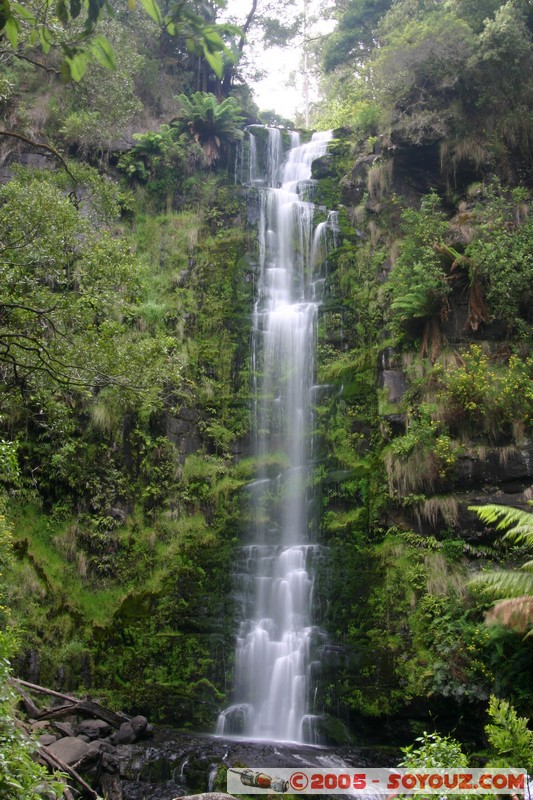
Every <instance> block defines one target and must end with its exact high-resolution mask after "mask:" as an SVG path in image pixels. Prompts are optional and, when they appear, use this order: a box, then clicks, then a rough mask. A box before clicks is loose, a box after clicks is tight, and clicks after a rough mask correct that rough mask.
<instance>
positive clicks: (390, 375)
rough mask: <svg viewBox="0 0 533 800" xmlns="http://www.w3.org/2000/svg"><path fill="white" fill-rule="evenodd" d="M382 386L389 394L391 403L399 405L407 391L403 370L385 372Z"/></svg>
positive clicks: (388, 398) (381, 378)
mask: <svg viewBox="0 0 533 800" xmlns="http://www.w3.org/2000/svg"><path fill="white" fill-rule="evenodd" d="M380 385H381V387H382V388H383V389H384V390H385V392H386V393H387V400H388V401H389V403H399V402H400V401H401V400H402V399H403V396H404V395H405V393H406V391H407V381H406V379H405V375H404V374H403V371H402V370H401V369H385V370H383V371H382V372H381V376H380Z"/></svg>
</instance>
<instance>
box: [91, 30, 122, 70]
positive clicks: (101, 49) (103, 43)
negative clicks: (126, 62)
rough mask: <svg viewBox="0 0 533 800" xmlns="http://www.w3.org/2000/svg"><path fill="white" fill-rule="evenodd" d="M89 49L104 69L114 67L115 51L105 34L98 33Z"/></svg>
mask: <svg viewBox="0 0 533 800" xmlns="http://www.w3.org/2000/svg"><path fill="white" fill-rule="evenodd" d="M90 50H91V53H92V54H93V56H94V57H95V59H96V60H97V61H98V63H99V64H101V65H102V67H105V68H106V69H115V67H116V64H115V53H114V52H113V48H112V47H111V45H110V44H109V42H108V40H107V39H106V38H105V36H102V34H101V33H99V34H98V35H97V36H95V37H94V39H93V41H92V42H91V44H90Z"/></svg>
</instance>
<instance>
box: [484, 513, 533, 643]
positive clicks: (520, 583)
mask: <svg viewBox="0 0 533 800" xmlns="http://www.w3.org/2000/svg"><path fill="white" fill-rule="evenodd" d="M469 508H470V511H475V512H476V514H477V515H478V517H479V518H480V520H481V521H482V522H485V523H488V524H491V525H492V524H494V523H496V522H497V523H498V524H497V525H496V530H497V531H503V530H507V533H506V534H505V535H504V536H503V540H504V541H506V542H512V543H513V544H518V545H522V546H525V547H526V548H527V549H528V550H529V551H532V550H533V514H532V513H531V512H529V511H524V510H523V509H520V508H508V507H507V506H500V505H495V504H492V503H489V504H488V505H486V506H470V507H469ZM471 583H472V585H475V586H482V587H486V588H487V589H488V590H489V591H490V592H491V593H492V594H494V595H496V596H499V597H502V599H501V600H498V602H497V603H496V605H495V606H494V607H493V608H492V610H491V611H490V612H489V614H488V615H487V621H488V622H499V623H501V624H503V625H507V626H508V627H510V628H515V629H516V630H518V631H522V632H525V631H531V628H533V560H529V561H526V563H525V564H522V566H521V567H519V568H518V569H511V570H499V571H491V572H486V573H482V574H480V575H476V577H475V578H473V580H472V581H471ZM529 635H531V633H530V634H529Z"/></svg>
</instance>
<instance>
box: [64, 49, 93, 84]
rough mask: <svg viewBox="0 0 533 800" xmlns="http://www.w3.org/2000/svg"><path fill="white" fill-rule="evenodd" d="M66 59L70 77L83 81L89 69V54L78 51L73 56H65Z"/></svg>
mask: <svg viewBox="0 0 533 800" xmlns="http://www.w3.org/2000/svg"><path fill="white" fill-rule="evenodd" d="M65 61H66V63H67V64H68V68H69V71H70V77H71V78H72V80H73V81H76V83H78V82H79V81H81V79H82V78H83V76H84V75H85V71H86V69H87V61H88V57H87V54H86V53H77V54H76V55H75V56H73V58H69V56H67V57H66V58H65Z"/></svg>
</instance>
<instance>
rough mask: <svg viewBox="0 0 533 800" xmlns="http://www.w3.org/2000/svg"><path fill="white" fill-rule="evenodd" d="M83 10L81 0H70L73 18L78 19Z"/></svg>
mask: <svg viewBox="0 0 533 800" xmlns="http://www.w3.org/2000/svg"><path fill="white" fill-rule="evenodd" d="M80 11H81V0H70V14H71V16H72V19H76V17H78V16H79V14H80Z"/></svg>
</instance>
